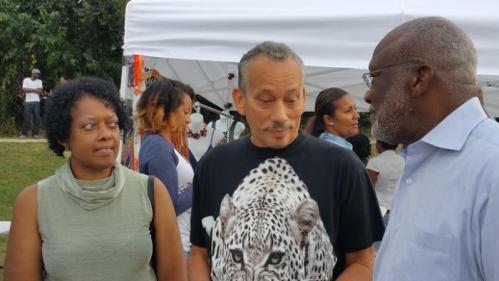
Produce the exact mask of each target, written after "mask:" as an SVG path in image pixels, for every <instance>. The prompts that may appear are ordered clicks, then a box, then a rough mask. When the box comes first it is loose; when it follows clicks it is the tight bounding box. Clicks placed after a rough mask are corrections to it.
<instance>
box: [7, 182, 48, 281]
mask: <svg viewBox="0 0 499 281" xmlns="http://www.w3.org/2000/svg"><path fill="white" fill-rule="evenodd" d="M41 247H42V242H41V238H40V234H39V233H38V222H37V187H36V185H31V186H29V187H28V188H26V189H24V190H23V191H22V192H21V193H20V194H19V196H18V197H17V200H16V203H15V206H14V213H13V215H12V225H11V226H10V232H9V239H8V242H7V255H6V259H5V272H4V278H5V281H17V280H29V281H35V280H42V269H43V265H42V248H41Z"/></svg>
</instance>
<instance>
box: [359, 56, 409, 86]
mask: <svg viewBox="0 0 499 281" xmlns="http://www.w3.org/2000/svg"><path fill="white" fill-rule="evenodd" d="M410 63H416V62H415V61H406V62H401V63H396V64H392V65H388V66H385V67H382V68H380V69H376V70H373V71H371V72H366V73H364V74H362V79H364V82H366V86H367V87H368V88H371V87H372V85H373V79H374V77H376V76H380V75H381V72H383V70H385V69H388V68H390V67H394V66H399V65H403V64H410Z"/></svg>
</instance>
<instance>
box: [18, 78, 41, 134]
mask: <svg viewBox="0 0 499 281" xmlns="http://www.w3.org/2000/svg"><path fill="white" fill-rule="evenodd" d="M39 77H40V70H39V69H37V68H34V69H33V70H32V71H31V77H27V78H24V80H23V87H22V91H23V93H24V94H25V98H24V114H23V127H22V130H21V135H20V136H19V138H21V139H25V138H26V137H27V136H28V129H29V126H30V121H31V115H33V126H32V127H31V130H32V135H33V138H35V139H37V138H39V136H38V130H39V127H40V95H41V94H42V93H43V82H42V80H40V79H39Z"/></svg>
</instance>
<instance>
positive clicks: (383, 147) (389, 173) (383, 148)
mask: <svg viewBox="0 0 499 281" xmlns="http://www.w3.org/2000/svg"><path fill="white" fill-rule="evenodd" d="M397 146H398V145H397V144H389V143H386V142H383V141H380V140H378V141H376V151H377V152H378V154H379V155H378V156H376V157H374V158H372V159H370V160H369V161H368V162H367V167H366V168H367V174H368V175H369V178H370V179H371V182H372V183H373V185H374V189H375V191H376V196H377V197H378V203H379V205H380V208H381V213H382V214H383V215H384V216H385V223H386V222H387V221H388V220H387V216H386V214H388V213H389V211H390V209H391V206H392V199H393V193H394V192H395V187H396V186H397V183H398V181H399V179H400V175H401V174H402V171H403V170H404V158H402V156H400V155H398V154H397V152H395V149H397Z"/></svg>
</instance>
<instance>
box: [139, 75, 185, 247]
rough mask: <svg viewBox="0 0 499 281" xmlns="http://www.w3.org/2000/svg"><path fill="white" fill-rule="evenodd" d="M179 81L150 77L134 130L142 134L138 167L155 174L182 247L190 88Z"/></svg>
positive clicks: (144, 171)
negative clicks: (174, 217) (170, 205)
mask: <svg viewBox="0 0 499 281" xmlns="http://www.w3.org/2000/svg"><path fill="white" fill-rule="evenodd" d="M189 89H190V87H188V86H187V85H184V84H183V83H181V82H179V81H172V80H170V79H166V78H165V79H162V80H158V81H154V82H153V83H152V84H151V85H150V86H149V87H148V88H147V89H146V90H145V91H144V92H143V93H142V96H141V97H140V99H139V101H138V103H137V119H138V131H139V134H140V135H142V137H143V138H142V143H141V147H140V151H139V171H140V172H141V173H144V174H147V175H153V176H155V177H158V178H159V179H160V180H161V181H162V182H164V184H165V185H166V188H167V189H168V192H169V194H170V197H171V198H172V201H173V206H174V209H175V213H176V215H177V223H178V225H179V230H180V236H181V239H182V245H183V249H184V255H187V254H188V253H189V250H190V239H189V236H190V209H191V206H192V178H193V176H194V171H193V168H192V166H191V164H190V162H189V149H188V146H187V129H188V126H189V123H190V120H191V119H190V116H191V111H192V101H193V98H194V96H193V91H191V90H189Z"/></svg>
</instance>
